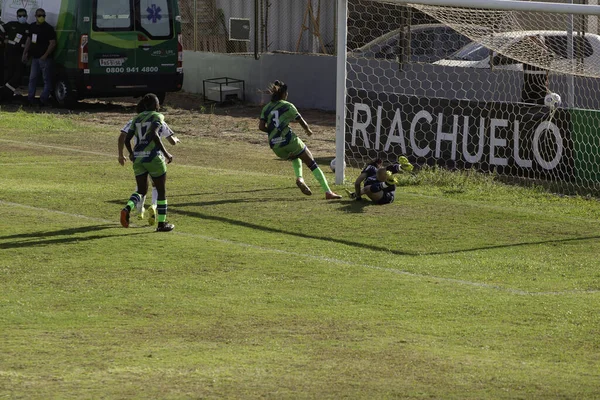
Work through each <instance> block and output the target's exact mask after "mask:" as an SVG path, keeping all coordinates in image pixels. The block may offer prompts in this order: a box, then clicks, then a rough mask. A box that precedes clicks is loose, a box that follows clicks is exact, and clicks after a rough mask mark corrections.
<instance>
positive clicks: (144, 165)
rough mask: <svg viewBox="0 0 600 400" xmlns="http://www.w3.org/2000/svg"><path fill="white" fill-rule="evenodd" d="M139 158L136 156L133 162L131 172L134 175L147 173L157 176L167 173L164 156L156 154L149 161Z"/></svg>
mask: <svg viewBox="0 0 600 400" xmlns="http://www.w3.org/2000/svg"><path fill="white" fill-rule="evenodd" d="M138 160H140V161H138ZM141 160H142V158H138V159H136V160H135V161H134V162H133V173H134V174H135V176H139V175H144V174H146V173H148V174H150V176H151V177H153V178H158V177H160V176H163V175H164V174H166V173H167V164H166V163H165V159H164V157H162V156H156V157H154V158H153V159H152V161H149V162H142V161H141Z"/></svg>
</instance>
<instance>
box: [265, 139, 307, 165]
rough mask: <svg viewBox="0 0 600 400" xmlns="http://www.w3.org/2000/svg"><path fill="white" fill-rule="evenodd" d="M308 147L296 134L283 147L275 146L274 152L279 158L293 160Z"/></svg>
mask: <svg viewBox="0 0 600 400" xmlns="http://www.w3.org/2000/svg"><path fill="white" fill-rule="evenodd" d="M305 148H306V145H305V144H304V142H303V141H302V139H300V138H299V137H298V136H295V137H294V138H293V139H292V140H290V142H289V143H288V144H287V145H285V146H281V147H273V148H272V150H273V152H274V153H275V154H276V155H277V157H279V158H283V159H284V160H292V159H294V158H297V157H298V156H299V155H300V154H301V153H302V152H303V151H304V149H305Z"/></svg>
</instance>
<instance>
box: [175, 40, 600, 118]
mask: <svg viewBox="0 0 600 400" xmlns="http://www.w3.org/2000/svg"><path fill="white" fill-rule="evenodd" d="M183 66H184V67H183V68H184V74H185V77H184V82H183V89H184V90H185V91H187V92H191V93H202V81H203V80H204V79H210V78H219V77H230V78H235V79H243V80H244V81H245V83H246V101H248V102H249V103H253V104H264V103H266V102H267V101H268V96H266V95H264V94H261V93H260V90H264V89H265V88H266V87H267V86H268V84H269V82H272V81H274V80H275V79H279V80H283V81H284V82H286V83H287V84H288V87H289V90H290V101H291V102H293V103H294V104H295V105H296V106H297V107H300V108H303V109H307V108H314V109H320V110H326V111H335V97H336V94H335V93H336V59H335V57H333V56H325V55H304V54H278V53H274V54H273V53H269V54H262V55H261V56H260V59H259V60H255V59H254V57H252V56H243V55H228V54H219V53H207V52H192V51H187V52H185V54H184V62H183ZM348 70H349V71H348V79H349V80H352V81H353V85H352V86H353V87H355V88H357V89H364V90H367V91H373V92H378V93H399V94H405V95H409V96H411V95H412V96H418V97H437V98H447V99H464V100H478V101H500V102H519V101H520V96H521V85H522V79H523V74H522V72H515V71H502V70H495V71H490V70H487V69H476V68H455V67H444V66H439V65H432V64H407V65H404V66H403V68H402V69H400V68H399V67H398V63H395V62H390V61H386V60H365V59H351V60H350V61H349V63H348ZM574 84H575V85H574V87H575V98H574V102H573V104H569V102H568V98H567V93H568V82H567V79H566V77H565V76H564V75H556V74H551V80H550V88H551V90H553V91H554V92H556V93H559V94H560V95H561V97H562V98H563V106H570V107H575V108H583V109H591V110H597V109H600V96H598V95H597V93H600V79H593V78H582V77H575V79H574Z"/></svg>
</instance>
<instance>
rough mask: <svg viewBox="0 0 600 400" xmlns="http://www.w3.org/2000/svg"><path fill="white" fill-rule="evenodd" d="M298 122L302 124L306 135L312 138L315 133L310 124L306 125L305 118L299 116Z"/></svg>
mask: <svg viewBox="0 0 600 400" xmlns="http://www.w3.org/2000/svg"><path fill="white" fill-rule="evenodd" d="M296 121H298V122H299V123H300V126H301V127H302V128H303V129H304V132H306V134H307V135H308V136H312V134H313V131H312V130H311V129H310V127H309V126H308V124H307V123H306V121H305V120H304V118H302V117H301V116H298V118H297V119H296Z"/></svg>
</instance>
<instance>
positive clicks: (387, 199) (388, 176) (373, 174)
mask: <svg viewBox="0 0 600 400" xmlns="http://www.w3.org/2000/svg"><path fill="white" fill-rule="evenodd" d="M412 170H413V165H412V164H411V163H410V162H409V161H408V159H407V158H406V157H403V156H402V157H400V158H399V159H398V163H396V164H392V165H389V166H387V167H383V161H382V160H381V159H380V158H378V159H375V160H373V161H372V162H370V163H369V164H367V166H366V167H365V168H363V170H362V171H361V173H360V175H359V176H358V178H356V181H355V182H354V190H355V191H354V192H350V193H348V194H349V195H350V197H351V198H353V199H356V200H362V195H363V194H364V195H366V196H367V197H369V199H371V201H373V203H375V204H378V205H383V204H389V203H393V202H394V197H395V193H396V184H397V183H398V180H397V178H396V177H395V176H394V174H397V173H399V172H401V171H412ZM361 184H362V185H363V187H362V188H361Z"/></svg>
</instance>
